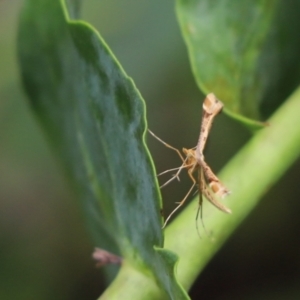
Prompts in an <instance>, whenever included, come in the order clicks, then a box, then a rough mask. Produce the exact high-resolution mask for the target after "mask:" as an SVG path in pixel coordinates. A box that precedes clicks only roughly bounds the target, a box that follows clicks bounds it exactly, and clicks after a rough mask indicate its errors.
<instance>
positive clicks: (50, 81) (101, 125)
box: [18, 0, 188, 299]
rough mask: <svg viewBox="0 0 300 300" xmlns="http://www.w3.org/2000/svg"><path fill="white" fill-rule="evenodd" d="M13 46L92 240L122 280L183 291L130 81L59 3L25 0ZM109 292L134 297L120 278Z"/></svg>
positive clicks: (140, 105) (140, 104) (175, 293)
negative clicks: (115, 259) (115, 258)
mask: <svg viewBox="0 0 300 300" xmlns="http://www.w3.org/2000/svg"><path fill="white" fill-rule="evenodd" d="M76 3H79V2H76ZM18 51H19V60H20V65H21V71H22V79H23V83H24V87H25V89H26V92H27V94H28V96H29V99H30V103H31V106H32V108H33V110H34V111H35V113H36V115H37V117H38V119H39V120H40V122H41V123H42V125H43V127H44V129H45V131H46V133H47V134H48V137H49V139H50V141H51V142H52V144H53V145H54V146H55V149H56V150H57V153H58V155H59V157H60V158H61V161H62V163H63V164H64V166H65V168H66V170H67V172H68V174H69V175H70V178H71V180H72V182H73V184H74V187H76V189H77V191H78V194H79V196H80V198H81V200H82V204H83V208H84V210H85V212H86V216H87V220H88V222H89V227H90V228H91V230H92V231H93V234H94V238H95V241H96V246H98V247H100V248H104V249H105V250H108V251H111V252H113V253H116V254H119V253H120V254H121V255H122V257H123V258H124V264H123V266H122V271H121V274H127V279H128V276H129V274H132V273H134V274H138V275H136V276H143V277H144V278H145V281H146V284H145V285H146V286H151V287H152V286H153V285H154V283H153V282H157V283H158V284H159V286H160V287H161V288H162V289H161V290H158V292H157V294H158V295H160V297H164V298H166V294H165V293H167V294H168V297H169V298H171V299H188V296H187V295H186V293H185V291H183V289H182V288H181V287H180V285H179V284H178V283H177V282H176V280H175V278H174V264H175V263H176V260H177V256H176V255H174V254H173V253H171V252H169V251H166V250H163V249H161V247H162V246H163V236H162V231H161V226H162V222H161V216H160V210H161V199H160V195H159V192H158V189H157V181H156V177H155V173H154V167H153V164H152V161H151V159H150V156H149V152H148V149H147V148H146V146H145V142H144V134H145V130H146V121H145V104H144V101H143V100H142V97H141V95H140V93H139V92H138V91H137V89H136V87H135V85H134V83H133V81H132V80H131V79H130V78H129V77H128V76H127V75H126V74H125V72H124V70H123V69H122V67H121V66H120V64H119V63H118V62H117V60H116V58H115V57H114V56H113V54H112V53H111V51H110V49H109V48H108V46H107V45H106V44H105V42H104V41H103V39H102V38H101V37H100V36H99V34H98V33H97V32H96V31H95V29H93V28H92V27H91V26H90V25H89V24H86V23H84V22H80V21H71V20H70V19H69V17H68V13H67V11H66V5H65V3H64V2H63V1H59V0H39V1H35V0H27V1H25V3H24V7H23V11H22V14H21V20H20V26H19V37H18ZM136 270H138V271H136ZM125 276H126V275H125ZM134 276H135V275H134ZM118 278H119V276H118ZM134 279H135V277H133V278H131V280H133V281H134ZM153 279H154V280H153ZM116 282H117V283H118V280H117V281H116ZM128 282H129V280H128ZM122 284H124V281H123V282H122ZM136 288H141V287H139V286H133V287H132V289H136ZM109 290H110V291H109V292H108V293H119V297H120V298H121V297H122V299H132V298H130V294H128V295H124V294H123V293H121V292H120V286H118V284H115V283H114V285H113V286H112V287H111V288H110V289H109ZM142 291H143V292H144V290H142ZM162 295H163V296H162ZM110 299H111V298H110ZM144 299H146V298H144ZM148 299H149V298H148ZM152 299H153V298H152Z"/></svg>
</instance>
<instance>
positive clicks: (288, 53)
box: [177, 0, 300, 125]
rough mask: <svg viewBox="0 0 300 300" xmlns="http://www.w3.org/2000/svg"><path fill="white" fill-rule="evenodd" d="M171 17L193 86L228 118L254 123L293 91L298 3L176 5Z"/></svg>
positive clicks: (299, 44) (297, 69)
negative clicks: (214, 100)
mask: <svg viewBox="0 0 300 300" xmlns="http://www.w3.org/2000/svg"><path fill="white" fill-rule="evenodd" d="M177 15H178V19H179V21H180V25H181V29H182V33H183V36H184V38H185V41H186V44H187V47H188V51H189V56H190V60H191V65H192V69H193V72H194V75H195V79H196V82H197V84H198V86H199V87H200V88H201V90H202V91H203V92H204V93H208V92H214V93H215V94H216V95H217V97H218V98H220V99H221V100H222V101H223V102H224V103H225V105H226V108H227V111H230V112H231V115H233V114H240V115H243V116H244V117H247V118H254V119H258V118H259V117H260V111H259V109H260V107H259V106H260V105H261V104H262V103H268V104H267V107H266V106H264V111H265V112H267V113H268V114H270V112H271V109H269V107H270V102H272V103H276V104H277V105H278V103H279V102H282V101H283V100H284V99H285V98H286V97H287V96H288V95H289V94H290V93H291V92H292V91H293V90H294V89H295V88H296V86H297V84H298V82H299V79H300V62H299V59H298V56H299V52H300V35H299V34H298V32H297V30H298V28H299V26H300V1H294V2H291V1H277V0H271V1H266V0H254V1H253V0H246V1H232V0H221V1H211V0H177ZM279 91H280V92H279ZM274 106H275V105H273V109H274ZM241 120H242V119H241ZM254 125H255V124H254ZM258 125H259V124H258Z"/></svg>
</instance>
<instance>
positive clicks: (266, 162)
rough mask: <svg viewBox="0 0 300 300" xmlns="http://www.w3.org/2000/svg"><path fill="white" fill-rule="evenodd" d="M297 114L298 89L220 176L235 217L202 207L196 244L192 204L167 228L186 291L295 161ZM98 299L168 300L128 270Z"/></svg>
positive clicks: (299, 139)
mask: <svg viewBox="0 0 300 300" xmlns="http://www.w3.org/2000/svg"><path fill="white" fill-rule="evenodd" d="M299 111H300V89H298V90H296V92H295V93H294V94H293V95H291V97H290V98H289V99H288V100H287V101H286V102H285V103H284V104H283V105H282V107H280V108H279V109H278V111H277V112H276V113H275V114H274V115H273V116H272V118H271V119H270V120H269V126H268V127H266V128H264V129H262V130H260V131H259V132H258V133H257V134H256V135H255V136H254V137H253V138H252V139H251V140H250V141H249V143H248V144H247V145H246V146H245V147H244V148H243V149H242V150H241V151H240V152H239V153H238V154H237V155H235V157H234V158H233V159H232V160H231V161H230V162H229V163H228V164H227V165H226V167H225V168H224V169H223V170H222V172H221V174H220V178H221V179H222V181H223V182H224V184H225V185H226V186H227V187H228V188H230V189H231V191H232V194H231V195H230V196H229V197H228V198H227V199H226V200H225V201H226V205H227V206H229V207H230V208H231V209H232V211H233V213H232V215H226V214H224V213H222V212H220V211H218V210H217V209H216V208H214V207H212V206H211V205H210V204H207V201H205V203H204V215H203V219H204V222H205V226H206V230H207V231H208V232H210V234H207V233H205V232H203V231H204V230H203V229H202V227H201V226H199V230H200V231H201V238H199V235H198V232H197V230H196V228H195V215H196V209H197V199H195V200H194V201H192V202H191V204H189V205H188V206H187V207H185V209H184V210H183V211H182V213H181V214H180V215H179V216H178V217H177V218H176V219H175V220H174V221H173V222H172V223H171V224H170V225H169V226H168V227H167V228H166V230H165V248H167V249H169V250H172V251H174V252H175V253H177V255H178V256H179V257H180V260H179V263H178V265H177V270H176V271H177V277H178V280H179V282H180V283H181V284H182V285H183V287H184V288H185V289H187V290H188V289H189V288H190V287H191V285H192V284H193V282H194V281H195V279H196V278H197V276H198V275H199V273H200V272H201V270H202V269H203V268H204V267H205V265H206V264H207V263H208V261H209V260H210V259H211V258H212V257H213V255H214V254H215V253H216V252H217V251H218V250H219V249H220V247H221V246H222V244H223V243H224V242H225V241H226V239H227V238H228V237H229V236H230V234H231V233H232V232H233V230H234V229H235V228H236V227H237V226H238V225H239V224H240V223H241V222H242V220H243V219H244V218H245V217H246V216H247V215H248V214H249V213H250V212H251V210H252V209H253V208H254V206H255V205H256V204H257V203H258V201H259V199H260V198H261V197H262V196H263V194H264V193H265V192H267V191H268V189H269V188H270V187H271V186H272V185H273V184H274V183H275V182H276V181H277V180H278V179H279V178H280V177H281V176H282V175H283V174H284V172H285V171H286V170H287V169H288V167H289V166H290V165H291V164H292V163H293V162H294V161H295V160H296V159H297V158H298V156H299V149H300V126H299V125H298V121H299ZM228 142H230V137H228ZM201 229H202V230H201ZM153 297H154V298H153ZM100 299H101V300H103V299H122V300H124V299H143V300H144V299H166V298H165V295H161V294H160V293H159V291H158V290H157V289H156V288H155V287H154V286H153V283H152V284H151V280H149V278H147V277H146V276H142V275H141V274H139V273H138V272H131V271H130V267H129V266H126V265H125V266H124V267H122V270H121V272H120V273H119V275H118V276H117V278H116V279H115V281H114V282H113V283H112V285H111V286H110V287H109V288H108V289H107V290H106V291H105V293H104V294H103V295H102V296H101V297H100V298H99V300H100Z"/></svg>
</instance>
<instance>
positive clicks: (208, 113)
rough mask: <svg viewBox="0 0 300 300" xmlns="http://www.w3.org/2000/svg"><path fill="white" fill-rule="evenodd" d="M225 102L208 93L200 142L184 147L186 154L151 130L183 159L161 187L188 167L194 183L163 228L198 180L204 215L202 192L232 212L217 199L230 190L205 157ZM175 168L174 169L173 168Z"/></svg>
mask: <svg viewBox="0 0 300 300" xmlns="http://www.w3.org/2000/svg"><path fill="white" fill-rule="evenodd" d="M222 108H223V103H222V102H221V101H219V100H218V99H217V98H216V96H215V95H214V94H212V93H211V94H208V95H207V96H206V98H205V100H204V102H203V116H202V122H201V128H200V135H199V139H198V144H197V146H196V147H195V148H192V149H186V148H183V149H182V152H183V154H184V156H185V158H184V157H183V155H182V154H181V152H180V151H179V150H178V149H176V148H174V147H172V146H171V145H169V144H167V143H165V142H164V141H162V140H161V139H160V138H158V137H157V136H156V135H155V134H154V133H152V132H151V131H150V130H149V132H150V133H151V134H152V135H153V136H154V137H155V138H156V139H158V140H159V141H160V142H161V143H163V144H164V145H165V146H166V147H168V148H170V149H172V150H174V151H176V152H177V154H178V155H179V157H180V158H181V160H182V165H181V166H180V167H179V168H176V169H177V170H178V171H177V173H176V174H175V175H174V176H173V177H172V178H171V179H170V180H168V181H167V182H166V183H165V184H163V185H162V186H161V187H164V186H166V185H167V184H169V183H170V182H171V181H173V180H174V179H175V178H177V179H178V178H179V174H180V172H181V171H182V169H187V172H188V175H189V177H190V178H191V180H192V182H193V184H192V187H191V188H190V189H189V191H188V193H187V194H186V195H185V197H184V198H183V199H182V200H181V201H180V202H179V203H178V206H177V207H176V208H175V209H174V210H173V211H172V212H171V214H170V215H169V216H168V218H167V219H166V221H165V223H164V226H163V228H164V227H165V226H166V224H167V223H168V221H169V220H170V218H171V217H172V215H173V214H174V213H175V212H176V211H177V210H178V209H179V208H180V207H181V206H182V205H183V204H184V203H185V201H186V199H187V198H188V196H189V195H190V194H191V192H192V190H193V188H194V187H195V185H196V184H197V181H198V187H199V210H198V212H199V211H200V213H201V216H202V211H201V209H202V194H203V195H204V196H205V198H206V199H207V200H208V201H209V202H210V203H211V204H213V205H214V206H215V207H216V208H218V209H219V210H221V211H223V212H225V213H231V210H230V209H229V208H227V207H226V206H225V205H223V204H222V203H220V202H219V201H217V199H216V198H215V195H217V196H220V197H221V198H224V197H225V196H227V195H228V194H230V191H229V190H228V189H227V188H226V187H225V186H224V185H223V183H222V182H221V181H220V180H219V178H218V177H217V176H216V175H215V174H214V172H213V171H212V170H211V168H210V167H209V165H208V164H207V163H206V162H205V159H204V154H203V151H204V148H205V144H206V141H207V138H208V135H209V132H210V129H211V126H212V123H213V120H214V118H215V117H216V116H217V115H218V114H219V113H220V112H221V111H222ZM171 170H174V169H171ZM171 170H167V171H165V172H163V173H161V174H164V173H167V172H169V171H171ZM195 171H198V177H197V180H196V179H195V177H194V173H195ZM161 174H160V175H161ZM197 216H198V213H197Z"/></svg>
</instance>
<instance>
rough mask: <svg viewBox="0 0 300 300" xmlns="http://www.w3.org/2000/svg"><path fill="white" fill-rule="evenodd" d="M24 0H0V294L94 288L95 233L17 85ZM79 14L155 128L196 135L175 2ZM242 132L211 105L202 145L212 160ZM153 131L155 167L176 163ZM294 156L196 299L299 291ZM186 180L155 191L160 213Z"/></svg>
mask: <svg viewBox="0 0 300 300" xmlns="http://www.w3.org/2000/svg"><path fill="white" fill-rule="evenodd" d="M21 4H22V1H21V0H11V1H9V0H1V1H0V124H1V126H0V199H1V200H0V299H1V300H2V299H4V300H6V299H25V300H26V299H96V298H97V297H98V296H99V295H100V294H101V291H102V290H103V288H104V287H105V284H104V279H103V278H102V276H101V271H100V270H97V269H95V267H94V262H93V261H92V259H91V253H92V251H93V247H94V246H97V245H94V244H93V242H92V241H91V239H90V236H89V233H88V232H87V230H86V227H85V222H84V216H83V214H82V212H81V210H80V205H79V201H78V199H77V198H76V195H75V194H74V193H73V192H72V190H71V189H70V186H69V185H68V181H67V179H66V177H65V174H64V170H63V169H62V168H61V167H60V165H59V164H58V161H57V160H56V158H55V157H54V155H53V153H52V151H51V149H50V147H49V145H48V143H47V140H46V138H45V136H44V134H43V132H42V130H41V128H40V126H39V124H38V123H37V121H36V119H35V117H34V115H33V114H32V112H31V110H30V107H29V105H28V101H27V99H26V97H25V95H24V93H23V91H22V88H21V85H20V78H19V73H18V63H17V58H16V36H17V26H18V14H19V12H20V9H21ZM82 19H84V20H87V21H89V22H90V23H91V24H92V25H94V26H95V27H96V28H97V29H98V30H99V31H100V32H101V34H102V36H103V37H104V39H105V40H106V41H107V43H108V44H109V46H110V47H111V48H112V50H113V52H114V53H115V55H116V56H117V58H118V59H119V61H120V62H121V64H122V65H123V67H124V69H125V70H126V72H127V73H128V74H129V75H130V76H131V77H132V78H133V79H134V81H135V83H136V85H137V87H138V88H139V90H140V91H141V93H142V95H143V97H144V99H145V101H146V104H147V117H148V123H149V127H150V128H151V129H152V131H154V132H155V133H156V134H157V135H158V136H159V137H161V138H162V139H164V140H165V141H166V142H168V143H170V144H172V145H174V146H175V147H177V148H182V147H183V146H184V147H187V148H191V147H193V146H195V144H196V141H197V139H198V133H199V127H200V120H201V104H202V100H203V97H204V96H203V95H202V94H201V93H200V91H199V90H198V89H197V87H196V84H195V82H194V79H193V76H192V74H191V71H190V66H189V61H188V57H187V52H186V48H185V45H184V44H183V41H182V38H181V35H180V32H179V26H178V24H177V21H176V17H175V12H174V2H173V1H159V0H154V1H137V0H135V1H133V0H123V1H119V0H102V1H96V0H90V1H85V3H84V6H83V7H82ZM295 126H300V124H295ZM287 134H288V133H287ZM249 138H251V136H250V133H249V132H248V131H247V130H246V129H245V128H243V127H242V126H241V125H240V124H237V123H235V122H234V121H232V120H230V119H229V118H228V117H226V116H224V115H221V116H220V117H218V120H216V123H215V124H214V127H213V130H212V135H211V138H210V140H209V143H208V146H207V149H206V153H207V154H206V157H207V160H208V161H209V163H210V164H211V165H212V167H213V169H214V170H216V171H217V170H219V169H220V168H221V167H222V166H223V165H224V164H225V163H226V161H228V160H229V159H230V157H231V156H233V155H234V153H235V152H237V151H238V149H239V148H240V147H242V145H243V144H244V143H246V142H247V140H248V139H249ZM279 139H280V137H279ZM148 141H149V147H150V150H151V153H152V154H153V158H154V161H155V165H156V167H157V171H158V172H161V171H164V170H166V169H169V168H172V167H176V166H178V165H179V160H178V158H177V157H176V155H175V154H174V153H172V151H170V150H168V149H166V148H164V147H163V145H161V144H160V143H158V142H157V141H156V140H154V139H152V137H148ZM257 167H258V168H259V165H258V166H257ZM299 167H300V164H299V162H298V163H297V164H295V165H294V166H293V167H292V168H291V169H290V170H289V172H288V173H287V174H286V175H285V176H284V178H282V179H281V181H280V182H278V183H277V184H276V186H274V187H272V188H271V187H270V191H267V193H266V196H265V197H264V199H263V201H262V202H261V203H260V205H259V206H258V207H257V208H256V209H255V211H254V212H253V213H252V214H251V215H250V216H249V217H248V218H247V220H245V222H244V223H243V224H242V226H241V227H240V228H239V230H237V232H236V233H235V234H234V235H233V236H232V238H231V239H230V240H229V241H228V242H227V243H226V245H225V246H224V247H223V248H222V250H221V251H220V252H219V253H218V254H217V255H216V257H215V258H214V259H213V260H212V261H211V263H210V264H209V265H208V266H207V268H206V269H205V271H204V272H203V273H202V274H201V276H200V277H199V279H198V281H197V282H196V283H195V285H194V287H193V288H192V290H191V297H192V299H198V298H199V299H200V297H201V299H300V239H299V236H300V235H299V233H300V229H299V228H300V218H299V213H300V201H299V200H300V199H299V198H300V197H299V192H300V186H299V184H298V180H299V179H298V175H299ZM261 171H262V172H264V170H261ZM237 176H238V174H237ZM166 179H167V178H166V177H164V178H160V180H162V182H164V180H166ZM189 186H190V182H189V180H188V178H186V177H185V176H183V178H182V181H181V182H180V183H177V182H174V183H172V184H171V185H169V186H168V187H166V188H165V189H164V190H163V191H162V192H163V199H164V202H165V208H164V213H165V215H167V214H168V212H170V210H171V209H172V208H173V207H174V202H176V201H179V200H180V199H181V198H182V197H183V196H184V194H185V192H186V191H187V189H188V188H189ZM253 189H255V186H254V187H253ZM233 192H234V191H233ZM241 201H243V199H241ZM228 206H229V207H230V201H228ZM195 213H196V207H195ZM204 222H205V220H204ZM195 230H196V229H195ZM199 243H201V239H199ZM98 246H99V245H98ZM199 255H201V253H199Z"/></svg>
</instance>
